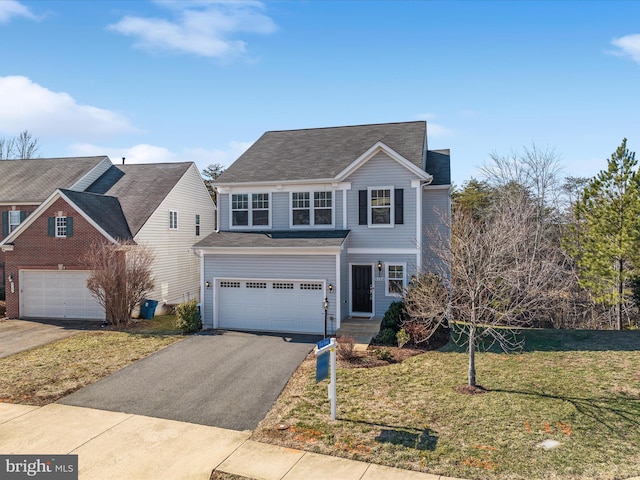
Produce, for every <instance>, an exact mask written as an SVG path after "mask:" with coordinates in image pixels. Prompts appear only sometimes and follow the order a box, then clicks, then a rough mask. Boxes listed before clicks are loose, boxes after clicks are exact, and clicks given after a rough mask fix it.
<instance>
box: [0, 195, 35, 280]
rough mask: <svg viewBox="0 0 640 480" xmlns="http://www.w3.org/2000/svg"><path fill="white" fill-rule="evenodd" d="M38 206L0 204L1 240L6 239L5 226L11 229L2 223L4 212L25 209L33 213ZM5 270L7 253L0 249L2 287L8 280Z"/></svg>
mask: <svg viewBox="0 0 640 480" xmlns="http://www.w3.org/2000/svg"><path fill="white" fill-rule="evenodd" d="M36 208H38V205H0V240H2V239H4V237H5V235H3V232H4V230H5V228H6V230H7V231H8V230H9V227H8V225H7V227H5V226H4V224H3V223H2V212H9V211H11V210H18V211H25V212H27V213H31V212H33V211H34V210H35V209H36ZM4 271H5V254H4V252H3V251H2V250H0V287H4V285H5V282H6V275H5V274H4V273H5V272H4Z"/></svg>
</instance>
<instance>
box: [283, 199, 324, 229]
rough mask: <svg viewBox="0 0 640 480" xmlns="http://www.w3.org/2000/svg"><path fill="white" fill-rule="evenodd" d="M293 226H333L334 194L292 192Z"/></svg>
mask: <svg viewBox="0 0 640 480" xmlns="http://www.w3.org/2000/svg"><path fill="white" fill-rule="evenodd" d="M291 224H292V226H318V225H329V226H331V225H333V192H292V193H291Z"/></svg>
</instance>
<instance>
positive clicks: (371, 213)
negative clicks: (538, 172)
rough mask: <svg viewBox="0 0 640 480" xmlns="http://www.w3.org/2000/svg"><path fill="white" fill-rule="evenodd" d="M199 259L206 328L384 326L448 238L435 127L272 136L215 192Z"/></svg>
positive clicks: (445, 157) (445, 174)
mask: <svg viewBox="0 0 640 480" xmlns="http://www.w3.org/2000/svg"><path fill="white" fill-rule="evenodd" d="M213 185H214V187H215V188H216V190H217V194H218V196H217V198H218V201H217V203H218V231H217V232H215V233H212V234H211V235H209V236H208V237H206V238H205V239H203V240H202V241H201V242H199V243H198V244H196V245H195V247H194V248H195V249H196V251H197V252H199V253H200V256H201V258H202V266H201V270H202V272H203V276H202V282H203V284H202V291H203V292H204V294H203V299H202V311H203V313H202V315H203V323H204V325H205V327H208V328H228V329H239V330H267V331H277V332H305V333H321V332H323V330H324V317H325V299H326V315H327V317H328V324H327V329H328V330H329V332H335V331H336V330H337V329H338V328H340V325H341V323H342V322H343V320H344V319H347V318H349V317H368V318H372V319H378V320H377V321H378V322H379V319H380V318H381V317H382V316H383V315H384V312H385V311H386V309H387V308H388V307H389V305H390V304H391V302H393V301H394V300H397V299H398V298H399V297H401V295H402V291H403V289H404V287H406V285H407V284H408V282H409V279H410V278H411V276H412V275H414V274H415V273H416V272H417V271H420V270H422V269H424V268H427V267H426V265H428V264H430V263H431V264H432V263H433V261H434V259H433V258H430V257H429V255H430V253H429V249H427V248H425V246H426V242H428V241H429V239H428V237H427V233H426V232H425V229H426V227H435V228H441V229H443V233H444V234H445V235H446V234H447V232H448V230H447V229H448V219H447V216H448V214H449V211H450V201H451V200H450V189H451V180H450V156H449V151H448V150H438V151H433V150H428V148H427V123H426V122H422V121H419V122H404V123H387V124H377V125H355V126H346V127H333V128H315V129H304V130H289V131H274V132H266V133H265V134H264V135H262V137H260V138H259V139H258V140H257V141H256V142H255V143H254V144H253V145H252V146H251V147H250V148H249V149H248V150H247V151H246V152H245V153H244V154H243V155H242V156H240V158H238V159H237V160H236V161H235V162H234V163H233V164H232V165H231V166H230V167H229V168H228V169H227V170H226V171H225V172H224V173H223V174H222V175H221V176H220V177H219V178H218V179H217V180H216V181H215V182H214V183H213Z"/></svg>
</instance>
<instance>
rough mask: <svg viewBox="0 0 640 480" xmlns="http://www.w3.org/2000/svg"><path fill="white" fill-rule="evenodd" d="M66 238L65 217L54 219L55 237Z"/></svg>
mask: <svg viewBox="0 0 640 480" xmlns="http://www.w3.org/2000/svg"><path fill="white" fill-rule="evenodd" d="M66 236H67V217H56V237H66Z"/></svg>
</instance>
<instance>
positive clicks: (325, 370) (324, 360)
mask: <svg viewBox="0 0 640 480" xmlns="http://www.w3.org/2000/svg"><path fill="white" fill-rule="evenodd" d="M330 341H331V339H330V338H324V339H322V340H320V341H319V342H318V350H320V349H321V348H324V347H326V346H328V345H329V342H330ZM328 376H329V352H325V353H322V354H320V355H318V356H317V357H316V383H320V382H321V381H322V380H324V379H325V378H327V377H328Z"/></svg>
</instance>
